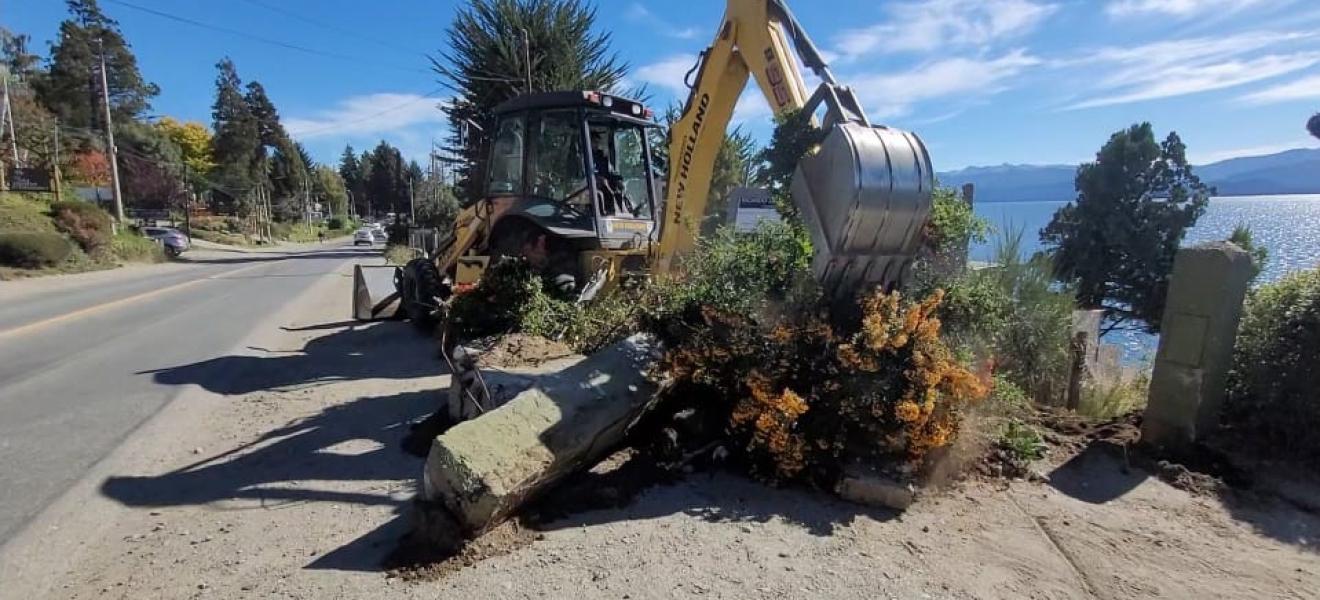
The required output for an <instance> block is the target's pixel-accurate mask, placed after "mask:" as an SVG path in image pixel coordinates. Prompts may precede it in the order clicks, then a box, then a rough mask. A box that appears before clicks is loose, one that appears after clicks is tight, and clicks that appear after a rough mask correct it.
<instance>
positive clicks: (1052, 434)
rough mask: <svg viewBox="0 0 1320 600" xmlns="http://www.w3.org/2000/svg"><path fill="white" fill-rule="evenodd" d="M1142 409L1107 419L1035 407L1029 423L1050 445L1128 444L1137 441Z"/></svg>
mask: <svg viewBox="0 0 1320 600" xmlns="http://www.w3.org/2000/svg"><path fill="white" fill-rule="evenodd" d="M1142 415H1143V412H1142V411H1140V410H1134V411H1132V412H1129V413H1127V414H1123V415H1119V416H1117V417H1113V418H1110V419H1104V420H1093V419H1089V418H1087V417H1086V416H1084V415H1079V414H1077V413H1075V412H1071V411H1068V410H1065V409H1061V408H1055V407H1037V408H1036V409H1035V413H1034V414H1033V415H1031V417H1030V419H1029V422H1030V423H1031V424H1032V425H1034V426H1036V429H1037V430H1038V431H1039V432H1040V434H1041V438H1042V439H1043V440H1044V441H1045V443H1046V444H1049V445H1050V446H1051V447H1054V448H1062V449H1066V450H1074V451H1076V450H1081V449H1082V448H1085V447H1086V446H1090V445H1091V444H1096V443H1101V444H1107V445H1112V446H1117V447H1123V448H1126V447H1129V446H1133V445H1135V444H1136V443H1137V442H1138V441H1140V440H1141V419H1142Z"/></svg>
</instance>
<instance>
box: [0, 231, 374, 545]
mask: <svg viewBox="0 0 1320 600" xmlns="http://www.w3.org/2000/svg"><path fill="white" fill-rule="evenodd" d="M379 252H380V246H376V247H375V248H374V249H372V250H367V249H365V248H363V249H354V248H353V247H352V246H351V245H345V244H334V245H331V244H327V245H326V246H325V247H313V248H310V249H305V250H296V251H290V252H278V253H277V252H264V253H250V254H240V253H219V252H199V253H195V254H193V256H195V257H198V258H194V260H195V261H197V262H193V263H185V264H178V263H174V264H169V265H161V266H160V267H151V268H139V269H132V270H130V271H126V272H124V273H121V274H115V273H113V272H110V273H106V274H104V275H98V276H97V277H91V278H88V279H87V280H85V281H74V280H72V279H71V280H70V282H60V281H55V280H52V281H50V282H49V283H45V282H35V281H34V282H30V284H28V285H15V286H10V287H8V288H7V287H6V285H7V283H6V282H0V545H2V544H4V543H5V542H6V541H8V540H9V539H10V537H12V536H13V535H14V534H15V533H17V531H18V530H19V528H21V527H22V526H23V525H24V524H25V523H26V522H27V521H29V520H30V519H31V518H33V517H34V516H36V515H37V514H38V513H39V512H40V511H41V509H42V508H43V507H44V506H45V505H46V504H47V503H49V502H50V501H52V500H54V499H55V498H56V497H58V496H59V495H60V494H61V493H62V492H63V491H65V490H66V489H68V488H69V487H70V486H71V485H72V484H73V483H75V482H76V481H77V480H78V479H79V478H80V477H81V476H82V475H83V473H85V472H86V470H87V469H88V468H89V467H91V466H92V465H94V464H95V463H96V462H97V461H99V460H100V459H101V458H102V457H104V456H105V455H107V454H108V453H109V452H110V451H111V450H113V449H114V448H115V447H116V446H117V445H118V444H119V443H120V442H121V441H122V440H123V439H124V438H125V437H126V436H127V435H129V434H131V433H132V431H133V430H134V429H136V428H137V427H138V425H140V424H141V423H142V422H144V421H145V420H146V419H148V418H149V417H151V416H152V415H153V414H154V413H156V412H157V411H158V410H160V409H161V408H162V407H163V406H164V405H165V404H166V403H168V402H169V401H170V400H171V399H173V398H174V397H175V396H176V395H177V394H179V393H180V391H181V389H180V388H178V387H176V386H172V385H167V384H162V383H159V382H157V381H155V380H154V379H153V377H152V374H151V371H153V370H159V369H163V368H169V367H178V366H183V365H188V364H192V363H198V362H203V361H207V360H208V359H214V358H217V357H220V356H223V355H225V354H226V353H227V352H229V351H230V350H231V349H233V348H234V347H235V346H236V345H237V344H239V343H240V342H241V341H242V340H243V338H244V337H246V336H247V334H248V333H249V332H251V331H252V329H253V328H254V327H255V326H256V324H257V323H259V322H260V321H261V320H263V319H265V318H267V317H269V316H270V315H271V314H272V313H273V312H275V311H276V310H278V309H280V308H282V307H283V306H285V305H286V304H287V303H288V302H290V301H291V300H292V299H293V298H294V297H295V296H296V295H297V294H298V293H299V292H300V291H301V290H303V289H305V288H306V287H307V286H308V285H309V284H310V283H311V282H313V281H315V280H316V279H318V278H321V277H324V276H327V275H329V274H331V273H333V272H335V271H336V270H337V269H338V268H339V267H341V266H343V265H344V263H345V262H347V261H350V260H353V259H355V258H367V257H369V256H371V255H372V254H376V255H379ZM377 260H379V259H377ZM373 262H376V261H373ZM116 275H119V276H116ZM6 292H8V293H6ZM348 302H349V299H348V298H345V311H344V316H345V318H347V317H348V316H349V312H348V310H349V309H348V306H349V305H348ZM233 376H234V377H241V376H242V374H241V373H235V374H233Z"/></svg>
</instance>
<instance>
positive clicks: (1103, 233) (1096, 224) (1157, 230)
mask: <svg viewBox="0 0 1320 600" xmlns="http://www.w3.org/2000/svg"><path fill="white" fill-rule="evenodd" d="M1186 150H1187V149H1186V147H1185V146H1184V145H1183V143H1182V140H1181V139H1179V137H1178V134H1177V133H1170V134H1169V135H1168V136H1167V137H1166V138H1165V139H1164V141H1163V142H1156V141H1155V133H1154V130H1153V128H1152V127H1151V125H1150V123H1140V124H1137V125H1132V126H1131V127H1129V128H1127V129H1125V130H1123V131H1118V132H1115V133H1114V134H1113V135H1112V136H1110V138H1109V141H1107V142H1106V143H1105V145H1104V146H1103V147H1102V148H1101V149H1100V151H1099V152H1097V153H1096V159H1095V161H1093V162H1088V163H1084V164H1082V165H1081V166H1079V167H1078V168H1077V178H1076V184H1077V199H1076V200H1074V201H1072V202H1069V203H1068V204H1067V205H1065V206H1063V207H1061V208H1060V209H1059V210H1058V211H1057V212H1055V214H1054V217H1053V219H1052V220H1051V221H1050V223H1049V224H1048V225H1046V226H1045V228H1044V229H1042V230H1041V232H1040V237H1041V242H1042V243H1043V244H1044V245H1045V247H1046V249H1047V251H1048V252H1049V253H1050V255H1051V256H1052V258H1053V260H1054V263H1055V268H1056V274H1057V276H1058V278H1059V279H1060V280H1062V281H1066V282H1068V283H1070V284H1073V285H1074V286H1075V287H1074V290H1075V292H1074V293H1075V294H1076V298H1077V302H1078V304H1079V305H1081V307H1083V308H1095V309H1103V310H1104V311H1105V314H1106V317H1107V319H1108V321H1109V323H1110V326H1109V328H1111V329H1112V328H1113V327H1137V326H1140V327H1143V328H1144V329H1146V330H1147V331H1149V332H1152V333H1157V332H1159V330H1160V319H1161V318H1163V315H1164V300H1165V295H1166V293H1167V291H1168V284H1169V275H1170V274H1171V272H1172V270H1173V257H1174V254H1175V253H1176V252H1177V251H1178V247H1179V245H1180V244H1181V243H1182V240H1183V236H1184V235H1185V233H1186V232H1187V229H1188V228H1190V227H1192V226H1193V225H1195V224H1196V221H1197V219H1199V218H1200V217H1201V215H1202V214H1203V213H1204V212H1205V207H1206V204H1207V203H1208V202H1209V199H1210V195H1211V194H1212V193H1213V190H1212V189H1211V188H1209V187H1207V186H1206V185H1204V184H1202V183H1201V180H1200V178H1198V177H1197V176H1196V175H1195V174H1194V173H1192V168H1191V165H1189V164H1188V163H1187V155H1186Z"/></svg>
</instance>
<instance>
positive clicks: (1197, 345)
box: [1142, 242, 1253, 453]
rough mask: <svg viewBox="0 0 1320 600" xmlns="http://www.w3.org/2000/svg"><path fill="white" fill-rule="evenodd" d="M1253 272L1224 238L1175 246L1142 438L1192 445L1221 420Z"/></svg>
mask: <svg viewBox="0 0 1320 600" xmlns="http://www.w3.org/2000/svg"><path fill="white" fill-rule="evenodd" d="M1252 275H1253V270H1252V263H1251V255H1250V254H1248V253H1247V252H1246V251H1244V250H1242V248H1239V247H1238V246H1237V245H1235V244H1232V243H1229V242H1206V243H1202V244H1198V245H1196V246H1192V247H1190V248H1183V249H1181V250H1179V251H1178V254H1177V256H1176V257H1175V258H1174V262H1173V274H1172V275H1171V276H1170V280H1169V291H1168V296H1167V300H1166V302H1165V307H1164V318H1163V320H1162V322H1161V323H1162V326H1161V332H1160V345H1159V350H1158V351H1157V352H1156V354H1155V370H1154V372H1153V373H1152V374H1151V383H1150V397H1149V403H1148V405H1147V407H1146V416H1145V419H1144V421H1143V424H1142V441H1143V442H1144V443H1146V444H1149V445H1151V446H1153V447H1154V448H1156V449H1157V450H1162V451H1169V452H1175V453H1177V452H1181V451H1185V450H1189V449H1190V448H1191V447H1192V445H1193V444H1194V443H1195V442H1196V441H1197V440H1198V439H1199V438H1201V437H1202V436H1203V435H1205V434H1206V433H1208V432H1209V431H1211V430H1212V429H1213V428H1214V427H1215V425H1216V424H1217V423H1218V420H1219V411H1220V409H1221V407H1222V406H1223V402H1224V395H1225V392H1224V387H1225V385H1226V384H1227V381H1228V370H1229V366H1230V365H1231V362H1232V358H1233V343H1234V341H1235V340H1236V338H1237V328H1238V321H1239V320H1240V319H1241V317H1242V303H1243V300H1244V299H1245V298H1246V293H1247V288H1248V286H1250V284H1251V279H1252Z"/></svg>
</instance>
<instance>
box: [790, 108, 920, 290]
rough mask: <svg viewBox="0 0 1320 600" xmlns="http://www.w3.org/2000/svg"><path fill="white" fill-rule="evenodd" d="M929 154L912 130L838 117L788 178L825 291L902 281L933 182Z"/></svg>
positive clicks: (814, 267)
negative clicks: (837, 122)
mask: <svg viewBox="0 0 1320 600" xmlns="http://www.w3.org/2000/svg"><path fill="white" fill-rule="evenodd" d="M934 184H935V181H934V174H933V173H932V171H931V161H930V155H929V154H928V153H927V152H926V146H925V144H923V143H922V142H921V140H920V139H919V138H918V137H917V136H916V135H915V134H912V133H909V132H906V131H901V130H898V129H893V128H889V127H883V126H869V125H864V124H861V123H855V122H853V123H839V124H836V125H833V126H832V127H831V128H830V130H829V132H828V133H827V135H826V137H825V140H824V142H823V143H822V144H821V145H820V148H819V151H818V152H816V153H815V154H814V155H811V156H807V157H805V158H804V159H803V160H802V161H801V162H799V164H798V168H797V171H796V172H795V173H794V176H793V184H792V194H793V200H794V202H796V203H797V206H798V207H799V209H800V210H801V212H802V218H803V221H804V222H805V223H806V225H807V229H808V231H809V232H810V234H811V243H812V246H813V247H814V248H815V256H814V257H813V258H812V270H813V271H814V272H815V275H816V279H817V280H818V281H820V282H821V284H822V285H823V286H824V287H825V290H826V292H827V293H828V294H830V295H831V296H832V297H835V298H842V297H845V296H847V295H851V294H855V293H856V292H857V291H859V290H860V289H862V288H863V287H867V286H870V285H879V286H881V287H884V288H886V289H890V288H892V287H894V286H901V285H902V284H903V283H904V281H905V280H906V279H907V275H908V273H909V272H910V271H911V265H912V261H913V260H914V259H915V257H916V255H917V251H918V249H919V247H920V244H921V230H922V226H923V224H924V223H925V222H926V219H927V217H928V216H929V214H930V207H931V193H932V191H933V190H932V188H933V187H934Z"/></svg>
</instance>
